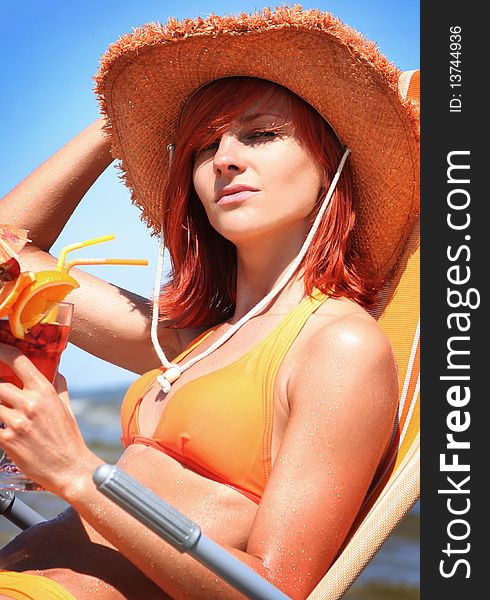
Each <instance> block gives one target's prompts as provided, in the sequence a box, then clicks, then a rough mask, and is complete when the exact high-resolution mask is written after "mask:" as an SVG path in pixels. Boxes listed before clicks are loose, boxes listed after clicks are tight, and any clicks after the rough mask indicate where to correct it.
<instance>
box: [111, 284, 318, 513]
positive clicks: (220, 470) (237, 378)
mask: <svg viewBox="0 0 490 600" xmlns="http://www.w3.org/2000/svg"><path fill="white" fill-rule="evenodd" d="M326 299H327V296H326V295H325V294H322V293H321V292H318V291H315V292H314V294H313V298H311V297H307V298H305V299H304V300H302V302H301V303H300V304H298V306H296V307H295V308H294V309H293V310H292V311H291V312H290V313H289V314H288V315H287V316H286V317H285V318H284V319H283V320H282V321H281V323H279V325H278V326H276V327H275V328H274V329H273V330H272V331H271V332H270V333H269V334H268V335H267V336H266V337H265V338H264V339H263V340H262V341H261V342H260V343H259V344H258V345H256V346H255V347H254V348H252V350H250V351H248V352H247V353H246V354H244V355H243V356H242V357H241V358H239V359H238V360H236V361H235V362H233V363H231V364H229V365H227V366H225V367H222V368H220V369H217V370H216V371H213V372H211V373H208V374H206V375H203V376H201V377H198V378H196V379H194V380H192V381H189V382H188V383H186V384H185V385H183V386H182V387H180V388H179V389H177V390H176V391H175V393H174V394H172V396H171V397H169V399H168V402H167V404H166V405H165V407H164V409H163V412H162V415H161V417H160V420H159V422H158V424H157V426H156V428H155V432H154V433H153V435H152V437H151V438H148V437H143V436H141V435H140V432H139V427H138V417H139V407H140V404H141V401H142V399H143V397H144V396H145V394H146V393H147V391H148V390H149V388H150V387H151V386H152V385H153V383H154V382H155V380H156V378H157V376H158V375H159V374H160V373H161V372H162V369H161V368H160V369H153V370H152V371H149V372H148V373H146V374H145V375H142V376H141V377H140V378H139V379H137V380H136V381H134V382H133V384H132V385H131V386H130V388H129V389H128V391H127V393H126V395H125V397H124V399H123V403H122V409H121V428H122V437H121V441H122V444H123V446H124V447H125V448H126V447H127V446H129V445H131V444H138V443H140V444H145V445H147V446H151V447H153V448H156V449H157V450H160V451H162V452H164V453H165V454H167V455H169V456H171V457H172V458H174V459H176V460H177V461H179V462H180V463H181V464H182V465H184V466H186V467H188V468H190V469H191V470H192V471H195V472H197V473H199V474H201V475H203V476H205V477H208V478H210V479H213V480H215V481H219V482H221V483H224V484H226V485H229V486H231V487H233V488H235V489H237V490H238V491H240V492H241V493H243V494H245V495H246V496H247V497H249V498H251V499H252V500H254V501H255V502H257V503H258V502H259V501H260V499H261V497H262V493H263V491H264V488H265V485H266V483H267V480H268V478H269V475H270V473H271V470H272V465H271V440H272V417H273V408H274V404H273V397H274V385H275V380H276V375H277V372H278V370H279V367H280V365H281V362H282V360H283V358H284V356H285V355H286V353H287V351H288V350H289V348H290V347H291V344H292V343H293V341H294V340H295V339H296V337H297V335H298V334H299V332H300V331H301V329H302V327H303V326H304V324H305V323H306V321H307V320H308V318H309V316H310V315H311V314H312V313H313V312H315V310H316V309H317V308H318V307H319V306H320V305H321V304H322V303H323V302H324V301H325V300H326ZM212 331H214V329H211V330H209V331H207V332H205V333H203V334H202V335H200V336H199V337H198V338H197V339H196V340H194V341H193V342H192V343H191V344H190V345H189V346H188V347H187V348H186V349H185V350H184V352H182V354H180V355H179V356H178V357H177V358H176V359H175V361H174V362H180V361H182V360H183V359H184V358H185V357H186V356H187V355H188V354H189V353H190V352H191V351H192V350H194V348H196V347H197V346H198V345H199V344H200V343H201V342H203V341H204V340H205V339H206V337H207V336H208V335H209V334H210V333H211V332H212Z"/></svg>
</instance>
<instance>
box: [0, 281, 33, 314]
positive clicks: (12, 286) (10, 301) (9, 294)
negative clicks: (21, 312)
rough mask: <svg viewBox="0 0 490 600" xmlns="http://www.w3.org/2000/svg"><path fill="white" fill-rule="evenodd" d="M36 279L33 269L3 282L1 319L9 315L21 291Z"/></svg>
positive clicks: (0, 292)
mask: <svg viewBox="0 0 490 600" xmlns="http://www.w3.org/2000/svg"><path fill="white" fill-rule="evenodd" d="M35 280H36V276H35V275H34V273H32V272H31V271H26V272H25V273H20V274H19V276H18V277H17V278H16V279H14V280H12V281H7V282H5V283H4V284H3V286H2V288H1V289H0V319H1V318H2V317H4V316H5V315H7V314H8V313H9V311H10V309H11V308H12V306H13V305H14V303H15V302H16V300H17V298H18V297H19V296H20V295H21V293H22V292H23V291H24V290H25V289H26V287H28V286H29V285H31V283H33V282H34V281H35Z"/></svg>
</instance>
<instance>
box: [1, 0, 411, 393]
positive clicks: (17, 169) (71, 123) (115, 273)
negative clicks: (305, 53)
mask: <svg viewBox="0 0 490 600" xmlns="http://www.w3.org/2000/svg"><path fill="white" fill-rule="evenodd" d="M277 4H279V3H278V2H273V3H271V4H270V6H275V5H277ZM265 5H266V3H265V2H264V4H262V3H260V4H256V3H253V2H247V1H245V0H244V1H238V0H229V1H227V2H223V1H221V0H219V1H216V0H215V1H204V0H199V1H186V2H179V3H177V2H163V1H158V0H138V1H137V2H132V1H130V0H118V1H117V2H100V0H84V1H83V2H72V1H70V0H23V1H22V2H19V0H2V1H1V3H0V22H1V23H2V25H3V28H2V29H3V31H2V36H1V38H0V72H1V74H2V85H1V89H2V93H1V94H0V131H1V133H2V136H1V144H0V165H1V177H0V197H1V196H3V195H4V194H5V193H6V192H8V191H9V190H10V189H11V188H12V187H14V186H15V185H16V184H17V183H18V182H19V181H21V180H22V179H23V178H24V177H26V176H27V175H28V174H29V173H30V172H31V171H32V170H33V169H34V168H36V167H37V166H38V165H39V164H40V163H41V162H42V161H43V160H45V159H46V158H48V157H49V156H50V155H51V154H53V153H54V152H55V151H56V150H58V149H59V148H60V147H61V146H62V145H63V144H65V143H66V142H67V141H68V140H70V139H71V138H72V137H74V136H75V135H76V134H77V133H78V132H79V131H81V130H82V129H83V128H84V127H86V126H87V125H89V124H90V123H91V122H92V121H93V120H95V119H96V118H97V116H98V106H97V102H96V100H95V96H94V94H93V91H92V88H93V81H92V77H93V75H94V74H95V72H96V70H97V66H98V61H99V58H100V56H101V55H102V54H103V52H104V51H105V49H106V48H107V46H108V45H109V44H110V43H111V42H113V41H115V40H116V39H117V38H118V37H119V36H120V35H122V34H124V33H126V32H128V31H131V29H132V28H133V27H136V26H138V25H140V24H143V23H146V22H149V21H160V22H165V21H166V20H167V18H168V17H171V16H176V17H177V18H184V17H195V16H198V15H200V16H203V17H204V16H206V15H208V14H209V13H216V14H230V13H231V14H233V13H236V12H240V11H245V12H249V11H251V10H254V9H256V8H257V9H260V8H263V6H265ZM302 5H303V8H320V9H321V10H325V11H329V12H331V13H333V14H334V15H336V16H338V17H339V18H340V19H341V20H343V21H345V22H346V23H348V24H349V25H351V26H352V27H354V28H355V29H358V30H359V31H360V32H362V33H363V34H364V35H365V36H366V37H367V38H368V39H371V40H373V41H376V42H377V44H378V46H379V48H380V49H381V51H382V52H383V53H384V54H385V55H386V56H387V57H388V58H389V59H390V60H391V61H392V62H394V63H395V64H396V65H397V66H398V67H399V68H401V69H403V70H405V69H413V68H418V67H419V66H420V55H419V21H420V12H419V2H418V1H414V0H330V1H318V2H303V3H302ZM106 233H114V234H115V235H116V240H115V241H113V242H108V243H106V244H103V245H102V246H98V247H96V248H94V249H87V250H86V251H84V252H83V256H96V255H97V256H102V255H105V256H109V255H110V256H120V257H123V256H124V257H135V258H148V259H149V261H150V265H149V267H146V268H145V267H97V268H95V267H94V268H92V269H87V270H91V272H92V273H94V274H97V275H99V276H103V277H105V278H107V279H109V280H110V281H112V282H113V283H116V284H117V285H121V286H123V287H125V288H128V289H131V290H133V291H135V292H137V293H140V294H142V295H145V296H148V295H149V294H150V293H151V290H152V288H153V279H154V273H155V268H156V259H157V244H156V241H155V239H154V238H153V239H150V237H149V236H148V235H147V233H146V228H145V226H144V225H143V224H142V223H141V222H140V221H139V215H138V211H137V210H136V209H135V208H133V207H132V206H131V205H130V202H129V192H128V191H127V190H126V188H125V187H124V185H123V184H122V183H121V182H120V181H119V179H118V176H117V171H116V169H115V168H114V167H110V168H109V169H108V170H107V171H106V172H105V173H104V174H103V175H102V176H101V177H100V178H99V180H98V181H97V182H96V184H95V185H94V186H93V187H92V189H91V190H90V191H89V192H88V194H87V195H86V197H85V198H84V200H83V201H82V203H81V205H80V206H79V207H78V208H77V210H76V211H75V213H74V215H73V217H72V219H71V220H70V222H69V223H68V225H67V226H66V227H65V229H64V230H63V232H62V235H61V236H60V238H59V240H58V242H57V243H56V245H55V246H54V247H53V253H54V254H57V253H58V252H59V250H60V249H61V247H62V246H64V245H65V244H68V243H72V242H74V241H80V240H82V239H87V238H90V237H95V236H99V235H104V234H106ZM81 255H82V253H80V252H78V254H77V256H81ZM60 370H61V371H62V372H63V374H64V375H65V376H66V377H67V379H68V382H69V386H70V389H72V390H84V389H88V388H91V387H96V388H98V387H105V386H113V385H114V386H117V385H124V384H128V383H130V382H131V381H132V380H133V379H135V377H136V376H135V375H134V374H133V373H130V372H128V371H126V370H124V369H120V368H118V367H115V366H113V365H109V364H108V363H105V362H103V361H100V360H98V359H95V358H93V357H91V356H90V355H88V354H87V353H85V352H83V351H81V350H78V349H77V348H75V347H74V346H71V345H70V346H69V347H68V349H67V350H66V351H65V354H64V356H63V359H62V363H61V368H60Z"/></svg>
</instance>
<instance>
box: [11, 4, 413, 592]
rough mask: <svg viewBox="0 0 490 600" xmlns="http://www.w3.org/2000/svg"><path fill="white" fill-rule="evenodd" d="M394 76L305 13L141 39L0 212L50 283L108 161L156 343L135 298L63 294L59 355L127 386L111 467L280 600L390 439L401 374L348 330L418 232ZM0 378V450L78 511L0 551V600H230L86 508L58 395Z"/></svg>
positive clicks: (86, 490) (118, 49) (29, 378)
mask: <svg viewBox="0 0 490 600" xmlns="http://www.w3.org/2000/svg"><path fill="white" fill-rule="evenodd" d="M397 77H398V72H397V71H396V69H394V67H392V66H391V65H389V64H388V63H387V61H386V59H384V58H383V57H382V56H381V55H380V54H379V53H378V51H377V50H376V49H375V47H374V45H372V44H370V43H368V42H366V41H365V40H364V38H361V37H360V36H359V35H358V34H356V33H355V32H353V31H352V30H350V29H349V28H348V27H346V26H344V25H342V24H341V23H339V22H338V21H337V20H336V19H334V18H332V17H331V16H329V15H326V14H322V13H319V12H318V11H305V12H302V11H301V9H299V8H296V9H289V8H283V9H278V10H276V11H275V12H269V11H266V12H264V13H262V14H254V15H250V16H244V15H241V16H240V17H237V18H233V17H226V18H223V19H219V18H217V17H214V16H213V17H210V18H208V19H206V20H202V19H196V20H195V21H185V22H183V23H179V22H176V21H171V22H169V24H168V25H167V27H166V28H163V27H160V26H156V25H154V24H152V25H148V26H146V27H144V28H140V29H138V30H136V31H135V32H134V33H133V34H131V35H129V36H125V37H123V38H121V40H119V41H118V42H116V44H115V45H113V46H112V47H111V48H110V49H109V51H108V53H107V54H106V55H105V56H104V57H103V59H102V64H101V68H100V70H99V74H98V78H97V81H98V94H99V97H100V100H101V106H102V111H103V114H104V120H101V121H98V122H97V123H95V124H94V125H92V126H91V127H89V128H88V129H87V130H86V131H84V132H82V134H80V135H79V136H78V137H77V138H76V139H75V140H73V141H72V142H70V143H69V144H68V145H67V146H66V147H65V148H64V149H62V150H61V151H60V152H59V153H58V154H56V155H55V156H53V157H52V158H51V159H49V160H48V161H47V162H46V163H45V164H44V165H42V166H41V167H40V168H39V169H38V170H37V171H36V172H34V173H33V174H32V175H31V176H30V177H29V178H27V179H26V180H25V181H24V182H23V183H22V184H20V185H19V186H18V187H17V188H16V189H14V190H13V191H12V192H11V193H10V194H9V195H8V196H7V197H6V198H5V199H4V200H3V202H2V205H1V210H0V222H7V223H10V224H12V225H15V226H21V227H25V228H27V229H28V230H29V235H30V238H31V239H32V240H33V244H32V245H29V247H27V248H26V250H25V252H24V253H23V256H22V258H23V260H24V263H23V265H24V268H32V269H33V270H36V269H39V267H40V265H42V266H43V267H45V266H46V265H47V264H50V261H51V260H52V259H50V257H49V255H48V254H47V252H48V251H49V248H50V246H51V245H52V243H53V242H54V241H55V239H56V238H57V236H58V234H59V233H60V231H61V229H62V228H63V226H64V224H65V222H66V220H67V219H68V218H69V216H70V215H71V213H72V212H73V210H74V208H75V206H76V204H77V203H78V201H79V200H80V199H81V197H82V196H83V194H84V192H85V191H86V189H88V187H89V186H90V185H91V184H92V182H93V181H94V180H95V179H96V177H97V176H98V175H99V174H100V173H101V172H102V171H103V170H104V169H105V168H106V167H107V166H108V164H109V163H110V162H111V161H112V156H111V150H112V153H113V155H114V156H116V157H117V158H119V159H120V160H121V165H122V168H123V171H124V173H125V177H126V182H127V184H128V185H129V186H130V188H131V190H132V194H133V199H134V201H135V202H136V203H137V204H138V205H139V206H140V207H141V208H142V211H143V218H144V219H145V220H146V221H147V223H148V225H149V227H150V228H151V229H152V230H153V232H156V233H160V232H162V233H163V240H164V241H165V244H166V246H167V248H168V250H169V253H170V256H171V260H172V274H171V278H170V280H169V282H168V283H167V284H166V285H165V286H164V287H163V291H162V293H161V296H160V298H159V314H160V321H159V324H158V331H156V330H155V331H154V335H153V343H152V342H151V335H150V329H151V326H150V320H151V318H150V313H151V311H150V307H149V304H148V302H147V301H146V300H144V299H142V298H139V297H137V296H134V295H131V294H130V293H128V292H126V291H124V290H119V289H116V288H114V287H113V286H110V285H109V284H107V283H104V282H101V281H100V280H98V279H96V278H94V277H91V276H89V275H86V274H83V273H80V272H79V273H77V274H76V275H75V276H76V278H77V279H78V280H79V282H80V284H81V287H80V289H79V290H77V291H76V292H73V294H72V296H70V299H71V300H72V301H73V302H75V303H76V321H75V324H74V327H73V335H72V338H71V339H72V341H73V342H74V343H76V344H78V345H79V346H80V347H82V348H84V349H86V350H88V351H89V352H92V353H93V354H96V355H97V356H100V357H101V358H104V359H106V360H109V361H112V362H114V363H115V364H119V365H121V366H124V367H126V368H130V369H132V370H134V371H135V372H139V373H145V374H144V375H143V376H142V377H141V378H140V379H139V380H137V381H136V382H135V383H134V384H133V385H132V386H131V388H130V389H129V391H128V393H127V395H126V397H125V399H124V402H123V407H122V417H121V423H122V441H123V445H124V447H125V450H124V452H123V454H122V456H121V458H120V460H119V463H118V464H119V466H120V467H121V468H122V469H124V470H126V471H128V472H129V473H130V474H132V475H133V476H135V477H136V478H137V479H138V480H139V481H141V482H142V483H143V484H145V485H147V486H148V487H150V488H151V489H153V490H154V491H155V492H156V493H157V494H159V495H160V496H161V497H163V498H164V499H165V500H167V501H168V502H169V503H170V504H172V505H174V506H175V507H176V508H178V509H179V510H180V511H181V512H183V513H184V514H186V515H188V516H189V517H190V518H192V519H193V520H195V521H196V522H198V523H199V524H200V525H201V527H202V529H203V531H204V533H205V534H206V535H208V536H210V537H211V538H213V539H214V540H216V541H217V542H218V543H219V544H222V545H223V546H224V547H226V548H227V549H228V550H230V551H231V552H232V553H233V554H235V555H236V556H237V557H238V558H239V559H240V560H242V561H243V562H245V563H246V564H248V565H250V566H251V567H252V568H253V569H255V570H256V571H257V572H258V573H260V574H261V575H262V576H264V577H266V578H267V579H269V580H270V581H271V582H272V583H273V584H274V585H276V586H277V587H279V588H280V589H281V590H283V591H284V592H285V593H286V594H287V595H289V596H290V597H292V598H305V597H306V596H307V595H308V593H309V592H310V591H311V590H312V589H313V587H314V586H315V585H316V583H317V582H318V580H319V579H320V578H321V576H322V575H323V574H324V573H325V571H326V570H327V569H328V567H329V565H330V564H331V563H332V561H333V560H334V558H335V556H336V554H337V552H338V551H339V548H340V547H341V545H342V542H343V541H344V539H345V538H346V536H347V534H348V531H349V528H350V527H351V525H352V523H353V521H354V519H355V516H356V514H357V512H358V511H359V508H360V506H361V504H362V501H363V498H364V497H365V495H366V492H367V491H368V489H369V486H370V483H371V481H372V480H373V477H374V476H375V473H376V471H377V469H378V468H379V467H380V465H381V463H382V460H383V456H384V454H385V452H386V450H387V448H388V445H389V442H390V439H391V436H392V433H393V428H394V426H395V423H394V421H395V414H396V407H397V401H398V386H397V369H396V364H395V361H394V358H393V354H392V350H391V347H390V344H389V341H388V340H387V339H386V337H385V336H384V334H383V333H382V332H381V330H380V329H379V327H378V326H377V324H376V322H375V320H374V319H373V318H372V317H371V316H370V315H369V314H368V312H366V310H365V308H366V307H369V306H370V305H372V304H373V303H374V302H375V300H376V294H377V292H378V291H379V290H380V289H381V287H382V285H383V283H384V282H385V281H386V280H387V279H388V278H389V276H390V273H391V272H392V270H393V268H394V266H395V265H396V262H397V260H398V258H399V256H400V254H401V252H402V251H403V248H404V244H405V242H406V238H407V235H408V233H409V232H410V229H411V226H412V225H413V223H414V220H415V218H416V215H417V206H418V205H417V192H418V180H417V177H418V174H417V173H418V146H417V140H418V136H417V119H416V115H415V113H414V110H413V109H412V107H411V106H410V105H408V104H406V103H404V102H403V101H402V100H401V99H400V97H399V95H398V92H397ZM349 152H350V154H349ZM53 215H54V217H53ZM53 218H54V221H53ZM95 298H96V299H97V301H96V302H94V299H95ZM155 314H156V313H155ZM155 324H156V323H155ZM0 357H1V360H2V361H4V362H6V363H8V364H10V365H11V366H12V368H13V369H14V370H15V371H16V373H17V374H18V376H19V377H20V378H21V379H22V381H23V382H24V387H23V389H22V390H20V389H18V388H14V387H13V386H11V385H8V384H0V399H1V400H2V402H3V405H2V406H0V421H2V422H3V423H5V424H6V428H5V429H4V430H2V431H0V446H2V447H3V448H4V449H5V450H6V452H7V453H8V455H9V456H11V458H12V459H13V460H14V461H15V462H16V463H17V464H18V465H19V466H20V468H21V469H22V470H23V471H24V472H25V473H26V474H27V475H28V476H30V477H31V478H32V479H34V480H35V481H37V482H38V483H39V484H41V485H42V486H43V487H45V488H46V489H47V490H49V491H52V492H53V493H55V494H58V495H59V496H61V497H62V498H64V499H65V500H66V501H67V502H69V503H70V504H71V505H72V507H73V508H72V509H70V510H68V511H66V512H65V513H63V514H62V515H60V516H59V517H58V518H57V519H54V520H53V521H50V522H48V523H46V524H42V525H40V526H37V527H35V528H31V529H30V530H28V531H26V532H24V533H23V534H21V535H20V536H18V537H17V538H16V539H15V540H14V541H13V542H11V543H10V544H9V545H8V546H7V547H6V548H4V550H3V551H2V553H1V562H0V566H1V567H2V568H3V569H8V570H11V571H15V572H17V573H13V574H12V573H4V574H0V590H2V592H1V593H4V594H7V595H6V597H11V596H8V593H7V592H6V591H3V590H5V589H7V588H6V587H5V586H4V587H3V588H2V587H1V585H2V581H5V578H6V579H7V580H8V578H13V579H19V583H18V586H19V589H22V587H21V586H24V589H27V586H36V585H41V586H45V587H44V588H43V587H41V588H39V589H43V590H44V591H43V592H42V594H44V595H42V597H43V598H44V597H45V598H49V597H51V596H50V595H49V594H52V597H66V598H69V597H71V596H70V594H71V595H72V596H74V597H75V598H79V599H84V598H92V597H93V596H94V594H97V595H98V596H99V597H101V598H108V599H109V598H110V599H113V598H145V599H147V598H163V597H174V598H219V597H225V598H233V597H235V596H236V597H239V594H237V593H236V592H234V591H233V590H231V588H230V587H229V586H228V585H226V584H225V583H223V582H222V581H220V580H218V579H217V578H216V577H215V576H213V575H212V574H211V573H210V572H209V571H207V570H206V569H205V568H204V567H202V566H200V565H199V564H198V563H196V562H195V561H194V560H193V559H191V558H188V557H186V556H182V555H180V554H179V553H178V552H177V551H174V550H173V549H172V548H170V547H168V546H167V545H165V544H164V543H163V542H162V541H161V540H160V539H158V538H157V537H156V536H154V535H153V534H151V533H149V532H148V530H147V529H146V528H145V527H143V526H141V525H139V524H137V523H135V521H134V520H133V519H132V518H131V517H129V516H128V515H127V514H126V513H124V512H123V511H121V510H119V509H118V508H116V507H115V506H114V505H113V504H112V503H111V502H110V501H108V500H106V499H105V498H104V497H103V496H101V495H100V494H99V493H98V492H97V491H96V489H95V487H94V485H93V483H92V474H93V471H94V470H95V468H96V467H97V466H98V465H99V464H101V462H102V461H101V460H100V459H99V458H98V457H97V456H96V455H94V454H93V453H92V452H91V451H90V450H89V449H88V448H87V446H86V444H85V442H84V441H83V439H82V436H81V434H80V431H79V429H78V427H77V424H76V422H75V421H74V419H73V418H72V416H71V414H70V411H69V409H68V403H69V400H68V398H67V394H66V388H65V387H64V383H63V380H62V378H61V377H59V378H58V380H57V384H56V385H55V387H53V386H51V385H50V384H48V382H47V381H46V380H45V379H44V378H43V376H42V375H41V374H40V373H39V372H37V371H36V369H35V368H33V366H32V364H31V363H30V362H29V361H28V360H27V359H26V358H25V357H24V356H22V355H19V353H18V352H17V351H15V350H14V349H12V348H9V347H5V346H2V348H1V355H0ZM162 365H163V366H162ZM149 369H150V370H149ZM47 415H49V418H47ZM20 572H21V573H20ZM35 575H36V576H38V577H34V576H35ZM2 578H4V579H3V580H2ZM12 585H14V584H13V583H12ZM46 586H47V588H49V591H48V590H47V589H46ZM33 589H34V588H33ZM55 594H58V596H56V595H55ZM33 597H36V596H33ZM37 597H39V595H38V596H37Z"/></svg>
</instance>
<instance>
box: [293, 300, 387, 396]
mask: <svg viewBox="0 0 490 600" xmlns="http://www.w3.org/2000/svg"><path fill="white" fill-rule="evenodd" d="M295 354H296V356H295V362H296V364H297V365H298V366H299V367H300V369H299V370H298V371H299V372H300V373H301V372H308V373H310V377H312V378H313V379H315V380H318V381H317V384H318V385H320V384H321V382H322V380H327V379H328V380H329V381H330V382H333V381H336V380H339V381H340V379H342V380H344V382H345V381H346V380H348V381H350V382H351V385H352V386H353V387H354V386H356V385H357V386H363V387H364V386H365V385H371V384H372V385H374V386H378V385H379V384H382V385H383V384H384V385H386V384H387V382H388V386H389V387H390V388H394V387H395V386H397V366H396V359H395V356H394V353H393V348H392V346H391V343H390V340H389V339H388V337H387V336H386V334H385V333H384V332H383V330H382V329H381V327H380V326H379V325H378V323H377V322H376V320H375V319H374V318H373V317H372V316H371V315H370V314H369V313H368V312H366V310H364V309H363V308H362V307H361V306H359V305H358V304H356V303H354V302H352V301H350V300H345V299H329V300H328V301H327V302H325V303H324V304H323V305H322V306H321V307H320V308H319V309H318V310H317V311H316V312H315V313H314V314H313V315H312V318H310V322H309V323H308V328H307V329H306V330H305V332H304V336H302V339H301V341H300V344H298V346H297V347H296V352H295ZM295 379H296V378H295ZM298 381H299V380H298ZM390 395H391V394H390ZM393 395H394V396H396V394H393Z"/></svg>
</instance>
